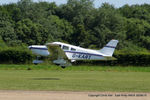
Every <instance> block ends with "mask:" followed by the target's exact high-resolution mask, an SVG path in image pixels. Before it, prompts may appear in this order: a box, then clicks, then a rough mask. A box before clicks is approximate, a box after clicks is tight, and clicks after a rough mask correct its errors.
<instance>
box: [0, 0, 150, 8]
mask: <svg viewBox="0 0 150 100" xmlns="http://www.w3.org/2000/svg"><path fill="white" fill-rule="evenodd" d="M17 1H19V0H0V4H9V3H16V2H17ZM33 1H34V2H38V1H48V2H56V4H57V5H60V4H65V3H67V0H33ZM105 2H107V3H109V4H112V5H114V6H115V7H117V8H119V7H122V6H123V5H125V4H128V5H133V4H144V3H147V4H150V0H95V1H94V6H95V7H96V8H97V7H100V6H101V4H102V3H105Z"/></svg>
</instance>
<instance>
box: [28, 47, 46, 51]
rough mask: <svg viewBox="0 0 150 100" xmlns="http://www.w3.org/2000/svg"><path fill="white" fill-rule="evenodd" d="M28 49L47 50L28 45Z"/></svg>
mask: <svg viewBox="0 0 150 100" xmlns="http://www.w3.org/2000/svg"><path fill="white" fill-rule="evenodd" d="M29 49H39V50H48V49H47V48H38V47H30V48H29Z"/></svg>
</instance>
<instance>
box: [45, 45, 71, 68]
mask: <svg viewBox="0 0 150 100" xmlns="http://www.w3.org/2000/svg"><path fill="white" fill-rule="evenodd" d="M46 46H47V48H48V51H49V52H50V60H53V63H55V64H59V65H61V66H69V65H70V63H69V59H68V57H67V56H66V54H65V52H64V51H63V50H62V49H61V48H60V46H59V45H57V44H52V43H48V44H46Z"/></svg>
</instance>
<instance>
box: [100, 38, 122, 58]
mask: <svg viewBox="0 0 150 100" xmlns="http://www.w3.org/2000/svg"><path fill="white" fill-rule="evenodd" d="M118 42H119V41H118V40H111V41H110V42H108V44H107V45H106V46H105V47H103V48H102V49H101V50H99V51H98V52H100V53H103V54H105V55H108V56H112V55H113V53H114V51H115V48H116V46H117V44H118Z"/></svg>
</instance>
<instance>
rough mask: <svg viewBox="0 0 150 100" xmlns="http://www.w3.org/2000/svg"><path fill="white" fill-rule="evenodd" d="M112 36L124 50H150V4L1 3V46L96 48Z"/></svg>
mask: <svg viewBox="0 0 150 100" xmlns="http://www.w3.org/2000/svg"><path fill="white" fill-rule="evenodd" d="M111 39H117V40H119V46H117V48H118V49H119V50H124V51H126V52H128V51H133V52H134V51H147V50H150V5H149V4H143V5H131V6H129V5H124V6H122V7H120V8H115V7H114V6H113V5H110V4H108V3H103V4H102V5H101V6H100V7H99V8H95V7H94V4H93V0H68V2H67V3H66V4H62V5H59V6H58V5H56V3H55V2H53V3H49V2H33V1H32V0H20V1H18V2H17V3H11V4H6V5H0V48H4V47H16V46H28V45H32V44H37V45H39V44H45V43H48V42H53V41H60V42H65V43H70V44H73V45H77V46H81V47H86V48H97V49H98V48H102V47H103V46H104V45H105V44H106V43H107V42H108V41H110V40H111Z"/></svg>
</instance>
